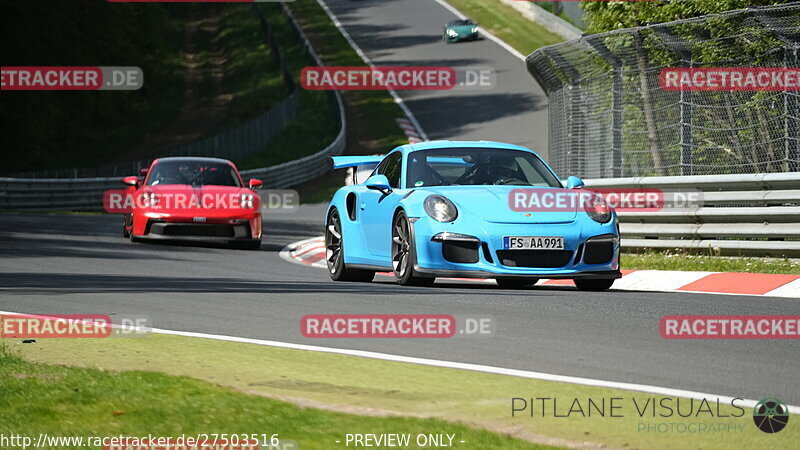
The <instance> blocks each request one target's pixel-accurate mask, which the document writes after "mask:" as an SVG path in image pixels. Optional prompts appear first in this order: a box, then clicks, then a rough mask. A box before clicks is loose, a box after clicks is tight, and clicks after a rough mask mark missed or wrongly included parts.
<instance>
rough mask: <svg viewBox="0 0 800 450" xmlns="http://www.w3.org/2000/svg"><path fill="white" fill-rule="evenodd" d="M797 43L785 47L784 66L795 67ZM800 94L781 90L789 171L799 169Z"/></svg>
mask: <svg viewBox="0 0 800 450" xmlns="http://www.w3.org/2000/svg"><path fill="white" fill-rule="evenodd" d="M797 48H798V46H797V44H795V45H794V48H791V49H789V48H787V49H786V54H785V56H784V58H785V61H786V67H787V68H789V67H797ZM798 95H800V94H799V93H795V92H791V91H788V90H787V91H784V92H783V101H784V118H785V122H786V123H785V127H786V130H785V131H786V161H787V166H788V167H787V169H788V171H789V172H797V171H798V170H800V161H798V158H800V154H798V151H797V146H798V143H797V115H798V108H797V96H798Z"/></svg>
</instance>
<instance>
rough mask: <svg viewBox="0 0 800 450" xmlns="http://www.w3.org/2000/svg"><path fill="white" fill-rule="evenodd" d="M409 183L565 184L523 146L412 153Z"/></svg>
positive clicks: (419, 184) (409, 158)
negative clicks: (519, 148) (522, 149)
mask: <svg viewBox="0 0 800 450" xmlns="http://www.w3.org/2000/svg"><path fill="white" fill-rule="evenodd" d="M406 175H407V177H406V187H407V188H415V187H422V186H457V185H519V186H541V187H559V188H560V187H562V186H561V182H560V181H559V180H558V179H557V178H556V177H555V176H554V175H553V173H552V172H550V170H548V168H547V167H546V166H545V165H544V163H543V162H542V161H541V160H540V159H539V158H538V157H537V156H536V155H534V154H532V153H529V152H524V151H520V150H505V149H483V148H447V149H436V150H420V151H416V152H412V153H410V154H409V155H408V168H407V172H406Z"/></svg>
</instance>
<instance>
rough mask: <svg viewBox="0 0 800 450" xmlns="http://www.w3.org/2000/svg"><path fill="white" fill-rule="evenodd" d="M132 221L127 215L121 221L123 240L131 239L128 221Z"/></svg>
mask: <svg viewBox="0 0 800 450" xmlns="http://www.w3.org/2000/svg"><path fill="white" fill-rule="evenodd" d="M132 219H133V218H132V216H131V215H129V214H125V216H124V219H122V237H124V238H129V237H131V232H130V231H128V221H129V220H132ZM131 229H133V228H131Z"/></svg>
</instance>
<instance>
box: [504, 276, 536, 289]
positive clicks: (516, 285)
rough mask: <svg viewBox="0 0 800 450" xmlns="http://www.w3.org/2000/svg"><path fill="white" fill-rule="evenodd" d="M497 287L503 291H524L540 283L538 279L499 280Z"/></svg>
mask: <svg viewBox="0 0 800 450" xmlns="http://www.w3.org/2000/svg"><path fill="white" fill-rule="evenodd" d="M495 281H497V285H498V286H500V287H501V288H503V289H524V288H527V287H531V286H533V285H534V284H536V282H537V281H539V279H538V278H497V279H495Z"/></svg>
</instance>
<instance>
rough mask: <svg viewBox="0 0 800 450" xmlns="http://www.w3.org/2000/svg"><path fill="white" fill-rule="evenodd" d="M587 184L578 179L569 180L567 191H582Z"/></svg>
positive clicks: (570, 178) (571, 178)
mask: <svg viewBox="0 0 800 450" xmlns="http://www.w3.org/2000/svg"><path fill="white" fill-rule="evenodd" d="M585 185H586V184H585V183H584V182H583V180H581V179H580V178H578V177H569V178H567V189H581V188H583V187H584V186H585Z"/></svg>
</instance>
